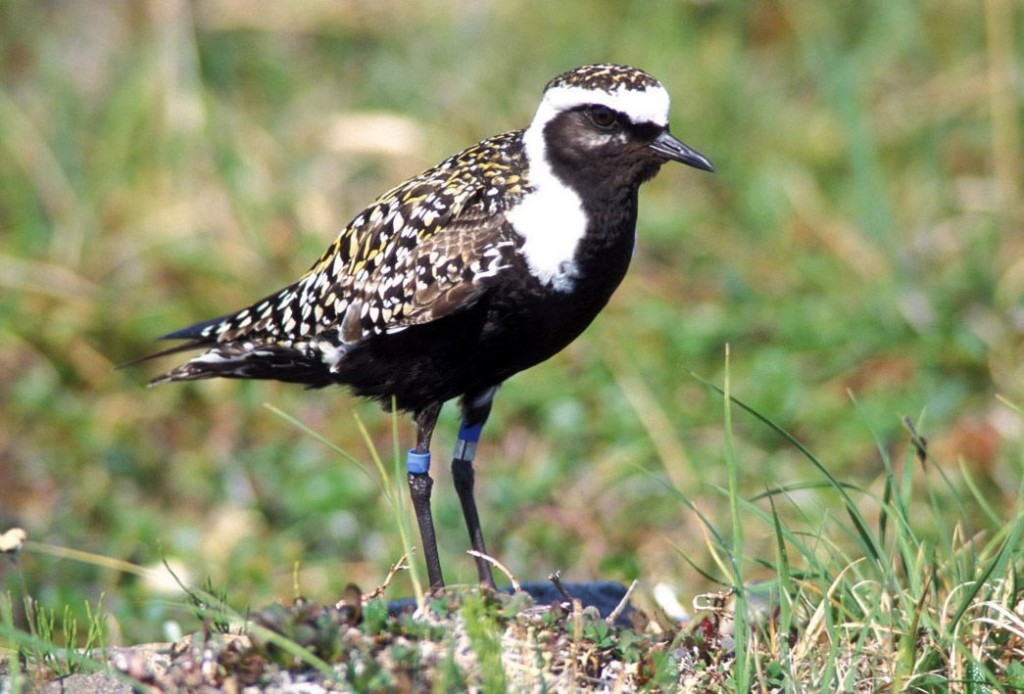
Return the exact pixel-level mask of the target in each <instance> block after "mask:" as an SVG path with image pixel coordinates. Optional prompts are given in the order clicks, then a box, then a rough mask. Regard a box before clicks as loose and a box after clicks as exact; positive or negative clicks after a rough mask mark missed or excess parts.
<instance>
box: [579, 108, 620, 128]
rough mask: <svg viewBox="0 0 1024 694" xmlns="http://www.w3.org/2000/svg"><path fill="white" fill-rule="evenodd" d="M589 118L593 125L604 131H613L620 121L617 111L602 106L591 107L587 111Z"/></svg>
mask: <svg viewBox="0 0 1024 694" xmlns="http://www.w3.org/2000/svg"><path fill="white" fill-rule="evenodd" d="M587 117H589V118H590V122H591V123H593V124H594V125H596V126H597V127H599V128H601V129H602V130H611V129H612V128H614V127H615V125H616V124H617V123H618V122H619V119H618V118H617V117H616V116H615V111H613V110H611V109H610V108H608V107H607V106H601V105H600V104H597V105H595V106H591V107H589V108H588V109H587Z"/></svg>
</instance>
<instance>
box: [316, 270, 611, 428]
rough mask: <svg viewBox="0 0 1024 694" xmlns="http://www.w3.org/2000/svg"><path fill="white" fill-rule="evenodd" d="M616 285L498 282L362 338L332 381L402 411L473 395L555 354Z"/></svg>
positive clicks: (530, 280)
mask: <svg viewBox="0 0 1024 694" xmlns="http://www.w3.org/2000/svg"><path fill="white" fill-rule="evenodd" d="M615 274H617V273H615ZM609 280H611V281H609ZM617 285H618V278H616V277H614V275H613V276H612V277H607V276H606V277H605V278H603V280H602V282H600V284H599V285H597V286H595V285H594V284H593V283H591V284H589V285H588V284H586V283H580V284H579V285H578V286H577V288H576V290H575V291H573V292H569V293H562V292H554V291H552V290H550V289H544V288H542V287H540V286H539V285H538V284H537V283H536V281H535V280H533V278H532V277H529V278H523V281H520V282H503V283H502V285H501V286H500V287H495V288H493V289H491V290H490V291H489V292H487V293H485V294H484V295H483V296H482V297H481V298H480V299H479V300H478V301H477V302H476V303H474V304H473V305H472V306H470V307H468V308H466V309H464V310H462V311H459V312H457V313H454V314H452V315H450V316H446V317H444V318H441V319H439V320H435V321H433V322H430V323H427V324H424V325H418V326H411V327H409V328H406V329H405V330H402V331H400V332H397V333H393V334H390V335H376V336H373V337H371V338H369V339H367V340H365V341H363V342H362V343H360V344H359V345H357V346H356V347H354V348H353V349H352V350H351V351H350V352H349V353H348V354H347V355H346V356H345V358H344V360H343V361H342V364H341V369H340V370H339V372H338V373H337V374H334V375H332V379H333V380H334V382H338V383H343V384H345V385H347V386H349V387H351V388H352V389H353V390H354V391H355V392H356V393H357V394H358V395H362V396H366V397H372V398H376V399H378V400H380V401H381V403H382V405H384V407H385V408H390V407H391V402H392V398H394V400H395V402H396V404H397V406H398V408H399V409H402V410H407V411H416V410H419V409H421V408H423V407H426V406H427V405H430V404H432V403H437V402H444V401H447V400H450V399H452V398H455V397H459V396H463V395H469V396H470V397H472V396H474V395H475V394H477V393H480V392H482V391H484V390H486V389H488V388H490V387H492V386H495V385H498V384H499V383H501V382H502V381H504V380H505V379H507V378H508V377H509V376H512V375H513V374H515V373H518V372H520V371H522V370H524V369H527V368H529V367H531V366H534V365H535V364H539V363H540V362H542V361H544V360H545V359H548V358H549V357H551V356H553V355H554V354H556V353H558V352H559V351H561V350H562V349H563V348H564V347H565V346H566V345H568V344H569V343H570V342H572V341H573V340H574V339H576V337H578V336H579V334H580V333H582V332H583V330H584V329H585V328H586V327H587V326H588V325H590V323H591V321H593V319H594V317H595V316H597V314H598V313H599V312H600V310H601V309H602V308H603V307H604V305H605V304H606V303H607V301H608V299H609V297H610V296H611V293H612V291H614V289H615V286H617Z"/></svg>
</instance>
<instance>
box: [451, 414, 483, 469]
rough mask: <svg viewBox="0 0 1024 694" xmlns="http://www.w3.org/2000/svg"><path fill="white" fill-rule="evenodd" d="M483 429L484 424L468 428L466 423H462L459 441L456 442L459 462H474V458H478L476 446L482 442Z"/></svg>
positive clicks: (456, 455) (456, 453)
mask: <svg viewBox="0 0 1024 694" xmlns="http://www.w3.org/2000/svg"><path fill="white" fill-rule="evenodd" d="M483 428H484V424H483V422H480V423H479V424H474V425H473V426H466V423H465V422H463V423H462V426H460V427H459V440H458V441H456V442H455V457H456V458H457V459H458V460H465V461H466V462H469V463H471V462H473V458H474V457H475V456H476V444H477V442H478V441H479V440H480V432H481V431H483Z"/></svg>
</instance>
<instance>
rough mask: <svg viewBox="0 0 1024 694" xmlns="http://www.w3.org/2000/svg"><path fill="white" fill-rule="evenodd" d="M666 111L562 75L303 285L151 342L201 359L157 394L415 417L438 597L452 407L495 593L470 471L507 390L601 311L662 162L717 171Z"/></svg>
mask: <svg viewBox="0 0 1024 694" xmlns="http://www.w3.org/2000/svg"><path fill="white" fill-rule="evenodd" d="M669 104H670V100H669V94H668V91H667V90H666V89H665V87H664V85H663V84H662V83H661V82H659V81H658V80H657V79H655V78H654V77H653V76H651V75H650V74H648V73H647V72H645V71H643V70H641V69H639V68H635V67H631V66H628V65H620V64H612V63H600V64H592V65H584V66H581V67H576V68H574V69H570V70H568V71H566V72H563V73H561V74H559V75H558V76H556V77H554V78H553V79H551V80H550V81H549V82H548V83H547V85H546V86H545V88H544V91H543V95H542V98H541V101H540V104H539V106H538V107H537V110H536V112H535V114H534V116H533V118H532V120H531V121H530V123H529V125H528V126H527V127H526V128H524V129H520V130H512V131H509V132H505V133H502V134H499V135H495V136H493V137H489V138H487V139H484V140H482V141H480V142H479V143H477V144H475V145H472V146H471V147H469V148H467V149H465V150H463V151H462V152H460V153H458V154H455V155H454V156H451V157H449V158H448V159H445V160H444V161H442V162H441V163H440V164H438V165H437V166H434V167H433V168H430V169H427V170H426V171H424V172H423V173H420V174H419V175H417V176H414V177H412V178H410V179H409V180H407V181H405V182H404V183H401V184H399V185H397V186H395V187H394V188H392V189H390V190H388V191H387V192H385V193H383V194H382V195H381V196H380V197H378V198H377V199H376V200H374V201H373V202H372V203H371V204H370V205H369V206H368V207H366V208H365V209H364V210H363V211H362V212H360V213H358V214H357V215H356V216H355V217H354V218H353V219H352V221H351V222H349V223H348V225H347V226H345V227H344V228H343V229H342V230H341V232H340V233H339V234H338V236H337V237H336V238H335V239H334V241H333V242H332V243H331V244H330V246H329V247H328V248H327V250H326V251H325V252H324V253H323V254H322V255H321V256H320V257H319V258H318V259H317V260H316V262H314V263H313V264H312V266H311V267H310V268H309V270H308V271H306V273H305V274H303V275H302V276H301V277H300V278H299V279H298V280H297V281H295V282H294V283H292V284H290V285H288V286H286V287H285V288H283V289H280V290H279V291H276V292H274V293H272V294H269V295H267V296H266V297H265V298H262V299H260V300H259V301H256V302H254V303H252V304H251V305H249V306H247V307H245V308H242V309H241V310H238V311H235V312H233V313H229V314H226V315H223V316H220V317H218V318H214V319H212V320H206V321H203V322H200V323H196V324H194V325H191V326H189V327H186V328H183V329H181V330H177V331H175V332H172V333H169V334H167V335H164V336H163V337H162V338H158V339H162V340H179V341H183V342H181V343H179V344H177V345H175V346H173V347H171V348H169V349H165V350H162V351H159V352H156V353H154V354H151V355H148V356H146V357H142V360H144V359H150V358H154V357H163V356H167V355H170V354H175V353H180V352H185V351H195V350H202V353H200V354H198V355H197V356H193V357H191V358H190V359H189V360H188V361H186V362H185V363H183V364H180V365H179V366H176V367H175V368H173V369H171V370H170V371H167V372H166V373H163V374H162V375H160V376H157V377H156V378H153V379H152V380H151V381H150V385H156V384H160V383H167V382H172V381H191V380H197V379H207V378H215V377H217V378H234V379H270V380H276V381H284V382H291V383H298V384H303V385H305V386H307V387H309V388H322V387H326V386H331V385H341V386H345V387H347V388H348V389H349V390H350V391H351V392H353V393H354V394H355V395H357V396H362V397H366V398H370V399H374V400H377V401H379V402H380V403H381V404H382V405H383V406H384V407H385V408H386V409H390V408H392V407H394V408H397V410H399V411H401V412H404V413H409V414H411V416H412V420H413V422H414V423H415V427H416V437H415V444H414V445H413V446H412V448H410V449H409V450H408V453H407V456H406V467H407V473H408V486H409V493H410V497H411V499H412V504H413V509H414V513H415V516H416V520H417V525H418V526H419V531H420V537H421V540H422V547H423V556H424V561H425V563H426V567H427V575H428V580H429V583H430V587H431V589H433V590H439V589H442V588H443V587H444V576H443V573H442V570H441V562H440V558H439V556H438V550H437V540H436V534H435V528H434V522H433V517H432V514H431V507H430V504H431V493H432V487H433V478H432V477H431V476H430V465H431V458H430V442H431V437H432V435H433V431H434V427H435V424H436V422H437V418H438V415H439V413H440V411H441V408H442V405H443V404H444V403H446V402H448V401H449V400H454V399H456V398H457V399H458V400H459V405H460V408H461V416H462V419H461V424H460V428H459V432H458V438H457V440H456V445H455V450H454V454H453V456H452V463H451V472H452V480H453V486H454V487H455V490H456V493H457V495H458V498H459V501H460V504H461V506H462V511H463V516H464V518H465V522H466V526H467V529H468V531H469V539H470V544H471V546H472V548H473V549H474V550H476V552H477V553H478V554H476V564H477V573H478V575H479V579H480V582H481V584H482V585H487V586H490V587H494V585H495V583H494V579H493V576H492V574H491V568H490V564H489V562H488V561H486V559H485V558H484V557H486V556H489V555H488V554H487V550H486V545H485V543H484V537H483V533H482V530H481V525H480V517H479V512H478V509H477V505H476V501H475V497H474V491H473V490H474V485H475V470H474V467H473V463H474V459H475V455H476V449H477V444H478V442H479V440H480V435H481V430H482V429H483V426H484V423H485V422H486V421H487V419H488V416H489V415H490V412H491V406H492V403H493V401H494V398H495V394H496V393H497V391H498V388H499V386H500V385H501V384H502V383H503V382H504V381H506V380H507V379H508V378H509V377H511V376H513V375H515V374H517V373H519V372H520V371H523V370H524V369H528V368H530V367H532V366H535V365H537V364H539V363H541V362H543V361H545V360H547V359H548V358H550V357H552V356H553V355H555V354H556V353H558V352H559V351H561V350H562V349H563V348H564V347H566V346H567V345H568V344H569V343H571V342H572V341H573V340H575V339H576V338H577V337H578V336H579V335H580V334H581V333H582V332H583V330H584V329H585V328H586V327H587V326H588V325H590V323H591V322H592V321H593V320H594V318H595V317H596V316H597V315H598V313H599V312H600V311H601V310H602V309H603V308H604V306H605V305H606V304H607V303H608V301H609V299H610V298H611V296H612V293H613V292H614V291H615V289H616V288H617V287H618V286H619V284H620V283H621V281H622V280H623V278H624V276H625V275H626V271H627V268H628V266H629V264H630V259H631V257H632V255H633V249H634V244H635V238H636V227H637V208H638V189H639V187H640V185H641V184H642V183H644V182H645V181H647V180H649V179H651V178H652V177H654V175H655V174H657V173H658V171H659V170H660V168H661V167H662V165H663V164H666V163H668V162H679V163H682V164H685V165H687V166H690V167H694V168H696V169H700V170H703V171H707V172H714V170H715V167H714V166H713V165H712V164H711V162H710V161H709V160H708V159H707V158H706V157H705V156H704V155H702V154H700V153H699V152H698V151H696V150H695V149H693V148H691V147H690V146H688V145H686V144H684V143H683V142H682V141H681V140H679V139H678V138H676V137H675V136H674V135H672V134H671V132H670V130H669V121H668V115H669ZM140 361H141V360H140Z"/></svg>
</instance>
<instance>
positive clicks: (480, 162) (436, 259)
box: [151, 131, 529, 385]
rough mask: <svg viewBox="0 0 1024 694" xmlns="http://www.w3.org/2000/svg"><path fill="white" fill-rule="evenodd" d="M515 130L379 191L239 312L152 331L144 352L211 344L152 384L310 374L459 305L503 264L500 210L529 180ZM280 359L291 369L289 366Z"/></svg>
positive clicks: (507, 238)
mask: <svg viewBox="0 0 1024 694" xmlns="http://www.w3.org/2000/svg"><path fill="white" fill-rule="evenodd" d="M522 156H523V155H522V131H512V132H508V133H504V134H502V135H498V136H496V137H492V138H489V139H487V140H483V141H482V142H480V143H478V144H476V145H474V146H473V147H470V148H469V149H466V150H465V151H463V152H461V153H459V154H456V155H455V156H453V157H450V158H449V159H446V160H445V161H443V162H442V163H441V164H439V165H438V166H436V167H434V168H432V169H429V170H427V171H425V172H423V173H422V174H420V175H418V176H416V177H414V178H412V179H410V180H408V181H406V182H405V183H403V184H402V185H400V186H397V187H395V188H393V189H391V190H389V191H388V192H386V193H384V194H383V195H381V196H380V197H379V198H378V199H377V200H376V201H374V202H373V204H371V205H370V206H369V207H368V208H366V209H365V210H364V211H363V212H361V213H360V214H359V215H357V216H356V217H355V219H353V220H352V222H351V223H349V225H348V226H347V227H345V229H343V230H342V232H341V233H340V234H339V235H338V237H337V238H336V239H335V240H334V242H333V243H332V244H331V245H330V247H329V248H328V249H327V250H326V251H325V252H324V254H323V255H321V256H320V258H319V259H318V260H317V261H316V262H315V263H314V264H313V265H312V267H310V269H309V270H308V271H307V272H306V273H305V274H304V275H303V276H302V277H301V278H299V279H298V280H297V281H296V282H295V283H293V284H291V285H290V286H288V287H285V288H284V289H282V290H280V291H278V292H277V293H275V294H272V295H270V296H268V297H265V298H264V299H262V300H260V301H258V302H256V303H255V304H253V305H251V306H249V307H247V308H245V309H242V310H241V311H238V312H237V313H233V314H229V315H227V316H222V317H220V318H216V319H214V320H211V321H205V322H202V323H197V324H195V325H192V326H189V327H187V328H185V329H183V330H179V331H176V332H173V333H170V334H168V335H165V336H163V338H162V339H174V340H180V339H184V340H188V342H186V343H184V344H181V345H178V346H175V347H172V348H171V349H168V350H164V351H162V352H159V353H158V354H155V355H152V356H163V355H166V354H170V353H175V352H181V351H187V350H194V349H202V348H206V349H208V350H209V351H208V352H206V353H204V354H201V355H199V356H197V357H195V358H193V359H192V360H190V361H189V362H187V363H185V364H182V365H181V366H178V367H177V368H175V369H173V370H171V371H169V372H167V373H165V374H163V375H161V376H158V377H157V378H155V379H153V381H152V382H151V383H153V384H156V383H163V382H166V381H176V380H191V379H198V378H211V377H214V376H220V377H239V378H274V379H277V380H287V381H298V382H302V383H309V382H310V381H311V380H312V381H313V384H315V385H319V384H321V383H324V384H325V383H326V382H329V376H328V375H327V374H326V373H320V374H319V375H317V372H318V371H319V372H322V371H323V370H324V369H325V366H326V367H327V368H328V369H336V368H337V366H338V364H339V363H340V360H341V359H342V358H343V357H344V355H345V353H346V352H347V351H348V349H349V348H350V347H351V346H352V345H355V344H357V343H358V342H359V341H360V340H363V339H365V338H366V337H368V336H371V335H378V334H382V333H394V332H398V331H401V330H403V329H404V328H406V327H409V326H412V325H420V324H423V323H427V322H430V321H433V320H436V319H438V318H441V317H443V316H446V315H449V314H451V313H453V312H455V311H458V310H460V309H463V308H465V307H467V306H469V305H471V304H472V303H473V301H474V300H475V299H476V298H477V297H478V296H479V295H480V293H481V292H483V291H484V290H485V288H486V287H487V286H488V283H489V282H490V281H491V279H492V278H494V277H496V276H497V275H498V274H499V273H500V272H501V270H502V269H504V268H505V267H507V265H508V263H509V258H510V256H511V254H512V253H513V252H514V250H515V247H516V243H517V240H516V236H515V234H514V232H512V231H511V230H510V229H509V228H508V225H507V223H506V222H505V220H504V217H503V216H502V214H501V213H502V212H504V211H506V210H507V209H509V207H511V206H513V205H515V204H516V203H517V202H518V201H519V200H520V199H522V196H523V195H524V193H526V192H528V190H529V185H528V183H527V181H526V180H525V179H524V178H523V176H522V172H523V170H524V169H525V167H524V165H523V162H522ZM289 370H292V371H294V373H292V374H289V373H288V372H289Z"/></svg>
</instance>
